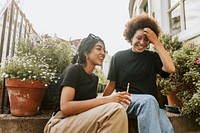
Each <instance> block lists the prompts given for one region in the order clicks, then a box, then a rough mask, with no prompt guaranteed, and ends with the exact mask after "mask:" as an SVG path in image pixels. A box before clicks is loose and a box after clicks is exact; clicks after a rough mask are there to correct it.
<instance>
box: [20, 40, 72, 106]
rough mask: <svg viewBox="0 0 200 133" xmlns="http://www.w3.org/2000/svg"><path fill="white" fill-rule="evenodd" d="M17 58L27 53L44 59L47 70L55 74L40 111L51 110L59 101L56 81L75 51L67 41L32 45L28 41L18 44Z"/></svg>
mask: <svg viewBox="0 0 200 133" xmlns="http://www.w3.org/2000/svg"><path fill="white" fill-rule="evenodd" d="M17 51H19V52H17V53H16V55H17V56H23V55H24V54H27V53H29V54H30V55H34V56H37V57H38V58H43V57H45V58H44V62H46V63H47V64H48V69H50V70H51V72H53V73H54V74H55V76H54V79H51V81H50V83H49V86H48V89H47V90H46V93H45V95H44V98H43V101H42V104H41V109H52V108H54V106H55V105H56V101H57V100H58V99H59V94H60V92H59V90H58V89H57V88H58V87H57V81H58V77H59V76H60V74H61V73H62V72H63V70H64V69H65V68H66V67H67V66H69V65H70V63H71V59H72V58H71V55H72V53H74V51H75V47H73V46H72V45H71V44H70V42H69V41H65V40H58V39H57V40H55V39H52V38H48V39H46V40H44V41H43V42H41V43H40V44H39V43H36V44H32V43H31V42H30V41H29V40H28V41H26V42H20V43H19V44H18V47H17Z"/></svg>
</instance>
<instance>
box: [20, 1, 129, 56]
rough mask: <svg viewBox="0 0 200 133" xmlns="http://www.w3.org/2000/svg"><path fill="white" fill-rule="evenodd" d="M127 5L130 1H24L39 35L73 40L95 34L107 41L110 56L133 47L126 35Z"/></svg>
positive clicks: (28, 14)
mask: <svg viewBox="0 0 200 133" xmlns="http://www.w3.org/2000/svg"><path fill="white" fill-rule="evenodd" d="M128 5H129V0H21V6H22V10H23V12H24V13H25V15H26V17H27V19H28V20H29V21H30V23H32V26H33V28H34V29H35V30H36V32H37V33H38V34H40V35H42V34H49V35H51V36H53V35H54V34H55V33H56V35H57V36H58V37H61V38H63V39H66V40H74V39H82V38H84V37H87V35H88V34H89V33H93V34H95V35H97V36H99V37H101V38H102V39H103V40H104V42H105V45H106V49H107V51H108V54H109V55H113V54H114V53H116V52H117V51H119V50H123V49H127V48H129V47H130V44H129V43H127V42H126V41H125V39H124V37H123V31H124V26H125V24H126V23H127V21H128V20H129V11H128Z"/></svg>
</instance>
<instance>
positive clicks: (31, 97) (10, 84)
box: [2, 54, 55, 116]
mask: <svg viewBox="0 0 200 133" xmlns="http://www.w3.org/2000/svg"><path fill="white" fill-rule="evenodd" d="M48 68H49V65H48V64H47V63H46V62H45V61H44V57H43V58H38V57H37V56H34V55H29V54H24V55H23V56H20V57H19V56H15V57H12V58H9V59H7V61H6V63H5V65H4V66H3V69H2V71H3V72H4V73H3V75H4V77H5V78H6V80H5V86H6V89H7V90H8V95H9V101H10V110H11V114H12V115H14V116H32V115H36V114H37V113H38V111H39V109H40V104H41V101H42V99H43V96H44V94H45V91H46V89H47V88H48V83H49V82H50V81H51V80H53V79H54V78H55V73H54V72H52V70H51V69H48Z"/></svg>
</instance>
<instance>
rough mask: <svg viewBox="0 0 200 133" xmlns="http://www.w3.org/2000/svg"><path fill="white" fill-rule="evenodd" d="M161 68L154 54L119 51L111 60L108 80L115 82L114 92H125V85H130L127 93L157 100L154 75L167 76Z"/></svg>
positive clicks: (158, 58)
mask: <svg viewBox="0 0 200 133" xmlns="http://www.w3.org/2000/svg"><path fill="white" fill-rule="evenodd" d="M162 66H163V65H162V62H161V60H160V57H159V55H158V53H156V52H153V51H149V50H145V51H144V52H142V53H136V52H133V51H132V50H131V49H128V50H123V51H119V52H117V53H116V54H115V55H113V57H112V59H111V63H110V70H109V73H108V80H112V81H116V85H115V89H116V91H126V88H127V83H130V89H129V93H132V94H151V95H153V96H154V97H155V98H156V99H157V100H158V96H157V85H156V75H157V74H160V75H161V76H162V77H168V76H169V74H168V73H166V72H164V71H162Z"/></svg>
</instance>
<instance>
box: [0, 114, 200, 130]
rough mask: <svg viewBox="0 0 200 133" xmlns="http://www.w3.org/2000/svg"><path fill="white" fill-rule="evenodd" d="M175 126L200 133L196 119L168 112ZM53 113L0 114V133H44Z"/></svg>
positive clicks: (132, 124) (175, 128) (134, 127)
mask: <svg viewBox="0 0 200 133" xmlns="http://www.w3.org/2000/svg"><path fill="white" fill-rule="evenodd" d="M167 115H168V117H169V118H170V121H171V122H172V124H173V126H174V130H175V133H200V126H199V125H198V124H197V123H196V122H195V120H194V119H195V117H192V118H185V117H183V116H180V115H179V114H174V113H169V112H167ZM50 117H51V111H49V110H44V111H41V113H40V114H38V115H36V116H32V117H15V116H12V115H10V114H0V133H43V129H44V126H45V124H46V123H47V121H48V120H49V118H50ZM129 124H130V127H129V129H130V133H137V132H138V131H137V123H136V122H133V121H130V122H129Z"/></svg>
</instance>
